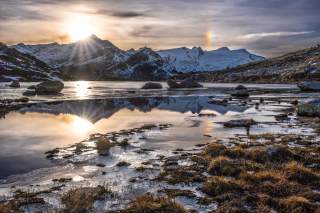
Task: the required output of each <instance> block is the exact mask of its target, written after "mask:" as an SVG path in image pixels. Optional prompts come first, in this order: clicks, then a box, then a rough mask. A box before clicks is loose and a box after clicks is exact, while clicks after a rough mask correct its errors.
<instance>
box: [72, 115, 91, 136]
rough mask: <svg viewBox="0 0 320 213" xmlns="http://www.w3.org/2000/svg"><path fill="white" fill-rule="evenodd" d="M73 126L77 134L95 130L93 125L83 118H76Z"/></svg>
mask: <svg viewBox="0 0 320 213" xmlns="http://www.w3.org/2000/svg"><path fill="white" fill-rule="evenodd" d="M72 126H73V129H74V131H76V132H77V133H81V132H82V133H83V132H89V131H90V130H91V129H92V128H93V124H92V123H91V122H90V121H88V120H86V119H84V118H81V117H74V118H73V121H72Z"/></svg>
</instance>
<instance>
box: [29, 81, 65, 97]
mask: <svg viewBox="0 0 320 213" xmlns="http://www.w3.org/2000/svg"><path fill="white" fill-rule="evenodd" d="M63 87H64V84H63V83H62V82H61V81H44V82H42V83H40V84H38V85H36V89H35V92H36V94H38V95H54V94H58V93H60V92H61V90H62V89H63Z"/></svg>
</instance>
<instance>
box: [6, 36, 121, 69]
mask: <svg viewBox="0 0 320 213" xmlns="http://www.w3.org/2000/svg"><path fill="white" fill-rule="evenodd" d="M12 47H14V48H15V49H17V50H18V51H20V52H23V53H28V54H31V55H34V56H35V57H37V58H38V59H40V60H42V61H44V62H46V63H47V64H49V65H50V66H51V67H54V68H60V67H68V66H75V65H76V66H81V65H86V64H91V63H98V62H101V61H104V62H105V61H107V62H110V63H115V62H119V61H122V60H123V59H125V58H126V53H125V51H122V50H120V49H119V48H118V47H116V46H115V45H113V44H112V43H111V42H109V41H107V40H101V39H100V38H98V37H97V36H95V35H91V36H90V37H88V38H87V39H85V40H81V41H78V42H75V43H70V44H58V43H50V44H36V45H25V44H23V43H20V44H17V45H14V46H12Z"/></svg>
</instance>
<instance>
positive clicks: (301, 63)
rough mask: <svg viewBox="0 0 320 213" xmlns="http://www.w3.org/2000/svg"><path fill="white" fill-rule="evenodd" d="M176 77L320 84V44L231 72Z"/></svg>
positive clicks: (230, 81) (219, 80) (232, 69)
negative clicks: (312, 82)
mask: <svg viewBox="0 0 320 213" xmlns="http://www.w3.org/2000/svg"><path fill="white" fill-rule="evenodd" d="M176 78H181V79H184V78H193V79H195V80H198V81H207V82H220V83H235V82H241V83H245V82H246V83H299V82H301V81H320V45H317V46H314V47H311V48H306V49H302V50H298V51H294V52H291V53H287V54H285V55H283V56H278V57H275V58H269V59H266V60H264V61H258V62H253V63H249V64H244V65H241V66H237V67H234V68H230V69H228V70H221V71H216V72H201V73H183V74H180V75H179V76H176Z"/></svg>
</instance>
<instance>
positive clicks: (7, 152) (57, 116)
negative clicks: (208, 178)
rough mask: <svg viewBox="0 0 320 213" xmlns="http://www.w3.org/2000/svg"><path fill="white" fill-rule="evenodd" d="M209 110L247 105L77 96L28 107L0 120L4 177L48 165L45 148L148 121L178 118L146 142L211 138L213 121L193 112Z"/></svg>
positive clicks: (170, 145) (179, 143) (180, 143)
mask: <svg viewBox="0 0 320 213" xmlns="http://www.w3.org/2000/svg"><path fill="white" fill-rule="evenodd" d="M208 110H210V112H214V113H215V114H225V113H227V112H229V111H230V110H231V111H243V110H245V108H244V107H239V106H233V105H229V106H228V107H225V106H219V105H214V104H210V103H209V98H208V97H205V96H200V97H198V96H189V97H154V98H113V99H103V100H77V101H76V100H74V101H64V102H54V103H38V104H35V105H31V106H28V107H24V108H22V109H20V110H19V111H16V112H10V113H9V114H7V115H6V118H5V119H2V120H0V171H1V172H0V177H5V176H7V175H9V174H15V173H22V172H26V171H29V170H31V169H34V168H39V167H46V166H48V165H50V163H49V162H48V161H46V159H45V156H44V152H46V151H48V150H51V149H54V148H57V147H64V146H67V145H69V144H72V143H76V142H79V141H81V140H83V139H85V138H86V137H88V136H89V135H90V134H92V133H99V132H100V133H106V132H111V131H118V130H121V129H128V128H135V127H140V126H142V125H144V124H154V123H171V124H174V127H173V128H170V129H169V130H168V131H166V132H161V133H160V132H159V134H155V135H152V137H151V136H150V138H149V140H148V143H147V144H146V146H152V147H153V148H159V149H175V148H177V147H184V148H185V147H188V146H189V147H191V146H193V145H194V144H197V143H200V142H201V141H200V140H206V139H207V140H208V138H202V137H203V135H204V134H209V133H210V128H211V127H212V124H211V123H212V122H211V121H209V120H207V118H205V117H198V116H195V115H194V114H195V113H200V112H202V111H208ZM8 127H10V128H8ZM201 138H202V139H201ZM21 147H23V149H21ZM8 162H9V163H8ZM21 164H22V165H23V166H22V167H21V166H17V165H21Z"/></svg>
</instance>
